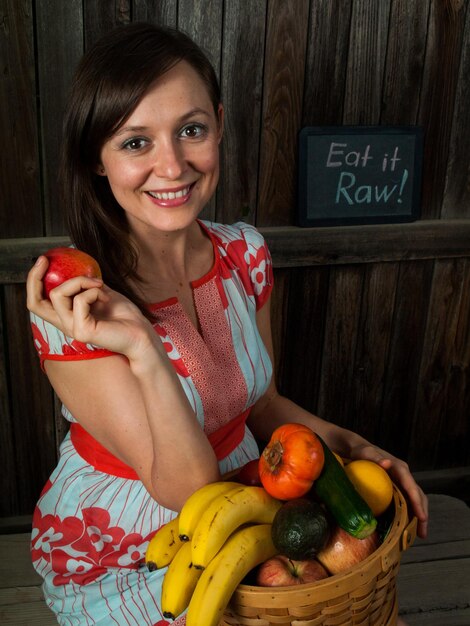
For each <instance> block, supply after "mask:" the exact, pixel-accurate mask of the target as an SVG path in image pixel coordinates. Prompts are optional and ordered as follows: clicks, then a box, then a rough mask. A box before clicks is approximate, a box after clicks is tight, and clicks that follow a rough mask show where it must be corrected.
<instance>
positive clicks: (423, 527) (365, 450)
mask: <svg viewBox="0 0 470 626" xmlns="http://www.w3.org/2000/svg"><path fill="white" fill-rule="evenodd" d="M352 456H353V458H356V459H358V458H362V459H367V460H369V461H373V462H374V463H377V464H378V465H380V466H381V467H383V468H384V469H385V470H387V472H389V474H390V475H391V477H392V478H393V480H394V481H395V482H396V483H397V485H399V487H400V488H401V489H402V490H403V492H404V494H405V495H406V497H407V499H408V501H409V503H410V506H411V508H412V510H413V513H414V514H415V515H416V517H417V519H418V528H417V534H418V537H421V538H424V537H426V535H427V524H428V499H427V496H426V494H425V493H424V492H423V490H422V489H421V487H420V486H419V485H418V484H417V483H416V481H415V479H414V478H413V475H412V474H411V471H410V469H409V467H408V464H407V463H405V461H402V460H401V459H397V458H396V457H394V456H393V455H391V454H388V453H387V452H386V451H385V450H382V449H381V448H378V447H376V446H372V445H367V446H361V448H360V449H355V450H354V453H353V455H352Z"/></svg>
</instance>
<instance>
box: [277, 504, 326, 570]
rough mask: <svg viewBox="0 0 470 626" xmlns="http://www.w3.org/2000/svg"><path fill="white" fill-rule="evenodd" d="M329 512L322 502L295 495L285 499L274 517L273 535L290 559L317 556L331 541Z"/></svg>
mask: <svg viewBox="0 0 470 626" xmlns="http://www.w3.org/2000/svg"><path fill="white" fill-rule="evenodd" d="M329 535H330V527H329V522H328V518H327V515H326V513H325V511H324V509H323V507H322V506H321V504H319V503H318V502H314V501H313V500H309V499H307V498H295V499H293V500H288V501H287V502H285V503H284V504H283V505H282V506H281V508H280V509H279V510H278V511H277V513H276V515H275V516H274V519H273V523H272V528H271V536H272V540H273V543H274V546H275V548H276V550H278V552H279V553H280V554H283V555H284V556H287V557H288V558H289V559H294V560H296V561H301V560H304V559H312V558H314V557H315V555H316V554H317V552H319V551H320V550H321V549H322V548H323V547H324V546H325V544H326V542H327V541H328V537H329Z"/></svg>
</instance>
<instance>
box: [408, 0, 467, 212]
mask: <svg viewBox="0 0 470 626" xmlns="http://www.w3.org/2000/svg"><path fill="white" fill-rule="evenodd" d="M467 5H468V2H467V1H466V0H465V1H463V0H446V1H445V2H432V3H431V13H430V20H429V26H428V37H427V50H426V59H425V65H424V67H423V80H422V90H421V101H420V112H419V118H418V123H419V124H420V125H421V126H423V127H424V133H425V137H426V141H425V144H424V160H423V191H422V207H423V208H422V216H423V218H425V219H432V218H435V217H439V215H440V214H441V207H442V202H443V193H444V185H445V175H446V169H447V160H448V156H449V142H450V135H451V130H452V124H453V123H454V125H455V124H456V123H457V124H458V122H457V121H456V120H454V115H453V112H454V104H455V92H456V86H457V79H458V75H459V61H460V56H461V50H462V43H463V42H462V39H463V37H462V35H463V31H464V26H465V21H464V17H465V12H466V9H467ZM465 45H467V47H468V42H466V44H465ZM464 160H465V162H466V163H467V164H468V157H467V158H466V159H464ZM462 166H463V167H464V168H465V167H466V166H465V165H462Z"/></svg>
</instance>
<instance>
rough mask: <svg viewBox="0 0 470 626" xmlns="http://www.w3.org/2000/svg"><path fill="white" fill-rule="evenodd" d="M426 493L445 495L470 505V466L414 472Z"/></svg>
mask: <svg viewBox="0 0 470 626" xmlns="http://www.w3.org/2000/svg"><path fill="white" fill-rule="evenodd" d="M413 475H414V478H415V480H416V481H417V483H418V484H419V485H420V486H421V488H422V489H423V490H424V492H425V493H445V494H447V495H449V496H454V497H455V498H460V499H461V500H465V501H466V502H467V504H470V466H465V467H448V468H445V469H441V470H425V471H421V472H414V474H413Z"/></svg>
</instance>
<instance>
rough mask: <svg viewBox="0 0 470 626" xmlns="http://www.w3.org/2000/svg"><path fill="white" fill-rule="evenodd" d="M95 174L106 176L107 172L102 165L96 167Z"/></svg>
mask: <svg viewBox="0 0 470 626" xmlns="http://www.w3.org/2000/svg"><path fill="white" fill-rule="evenodd" d="M95 174H98V176H106V170H105V169H104V167H103V165H102V164H101V163H98V165H96V166H95Z"/></svg>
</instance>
